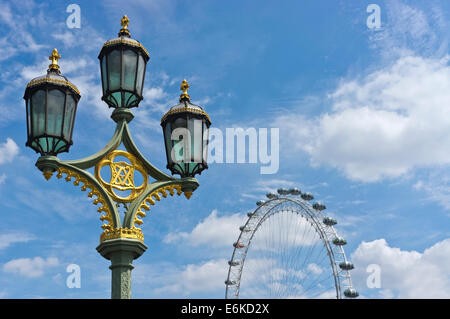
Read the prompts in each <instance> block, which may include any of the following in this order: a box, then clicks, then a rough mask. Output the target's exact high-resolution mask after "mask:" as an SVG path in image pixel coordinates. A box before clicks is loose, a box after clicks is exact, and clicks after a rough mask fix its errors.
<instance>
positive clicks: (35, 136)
mask: <svg viewBox="0 0 450 319" xmlns="http://www.w3.org/2000/svg"><path fill="white" fill-rule="evenodd" d="M59 58H61V55H59V54H58V50H56V49H53V52H52V54H51V55H50V57H49V60H51V61H52V63H51V64H50V65H49V68H48V70H47V74H46V75H44V76H40V77H37V78H34V79H33V80H31V81H30V82H29V83H28V85H27V87H26V90H25V95H24V99H25V104H26V111H27V133H28V134H27V143H26V145H27V146H29V147H31V148H32V149H34V150H35V151H36V152H37V153H41V155H42V156H48V155H57V154H58V153H61V152H68V151H69V148H70V146H71V145H72V131H73V124H74V120H75V113H76V110H77V103H78V101H79V99H80V92H79V91H78V89H77V88H76V86H75V85H73V84H72V83H70V82H69V80H67V78H66V77H64V76H62V75H61V71H60V68H59V65H58V60H59Z"/></svg>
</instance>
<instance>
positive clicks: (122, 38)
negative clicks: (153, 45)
mask: <svg viewBox="0 0 450 319" xmlns="http://www.w3.org/2000/svg"><path fill="white" fill-rule="evenodd" d="M129 21H130V20H129V19H128V17H127V16H126V15H124V16H123V17H122V19H121V20H120V24H121V26H122V29H120V31H119V33H118V35H117V36H118V37H117V38H114V39H110V40H108V41H106V42H105V43H104V44H103V47H102V49H101V51H100V54H99V58H100V57H101V56H102V55H103V54H104V51H105V50H107V49H109V48H111V47H114V46H120V45H125V46H131V47H135V48H138V49H140V50H141V51H142V52H143V53H144V57H145V58H146V59H147V60H148V59H149V58H150V55H149V53H148V51H147V49H146V48H145V47H144V46H143V45H142V44H141V43H140V42H139V41H138V40H135V39H132V38H131V33H130V30H129V29H128V25H129Z"/></svg>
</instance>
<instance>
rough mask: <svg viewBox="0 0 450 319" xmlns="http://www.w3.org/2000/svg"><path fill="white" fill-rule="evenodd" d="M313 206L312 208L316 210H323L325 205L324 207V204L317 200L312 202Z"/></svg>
mask: <svg viewBox="0 0 450 319" xmlns="http://www.w3.org/2000/svg"><path fill="white" fill-rule="evenodd" d="M313 208H314V209H315V210H318V211H323V210H325V209H326V208H327V207H326V206H325V205H324V204H322V203H320V202H317V203H314V204H313Z"/></svg>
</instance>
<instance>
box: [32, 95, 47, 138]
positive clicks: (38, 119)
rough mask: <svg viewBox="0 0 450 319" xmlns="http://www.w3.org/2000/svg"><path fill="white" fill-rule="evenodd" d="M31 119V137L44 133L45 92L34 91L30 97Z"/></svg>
mask: <svg viewBox="0 0 450 319" xmlns="http://www.w3.org/2000/svg"><path fill="white" fill-rule="evenodd" d="M31 112H32V113H31V115H32V116H31V118H32V122H33V132H32V136H33V137H35V136H39V135H42V134H44V133H45V91H44V90H39V91H36V92H35V93H34V94H33V96H32V97H31Z"/></svg>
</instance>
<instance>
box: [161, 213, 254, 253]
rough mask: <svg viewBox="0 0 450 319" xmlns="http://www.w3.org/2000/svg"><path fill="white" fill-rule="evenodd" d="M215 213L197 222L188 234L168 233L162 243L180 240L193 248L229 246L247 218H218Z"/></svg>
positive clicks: (230, 216) (238, 215) (237, 216)
mask: <svg viewBox="0 0 450 319" xmlns="http://www.w3.org/2000/svg"><path fill="white" fill-rule="evenodd" d="M217 213H218V212H217V210H213V211H212V212H211V214H210V215H209V216H208V217H206V218H205V219H204V220H202V221H201V222H199V223H198V224H197V225H196V226H195V227H194V229H193V230H192V231H191V232H190V233H187V232H179V233H169V234H168V235H167V236H166V237H165V238H164V242H165V243H173V242H176V241H179V240H182V241H184V242H186V243H187V244H189V245H193V246H198V245H208V246H211V247H227V246H231V244H232V243H233V242H235V241H236V239H237V237H238V235H239V226H241V225H243V224H244V223H245V221H246V219H247V217H246V216H245V215H241V214H233V215H229V216H227V215H226V216H220V217H219V216H217Z"/></svg>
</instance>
